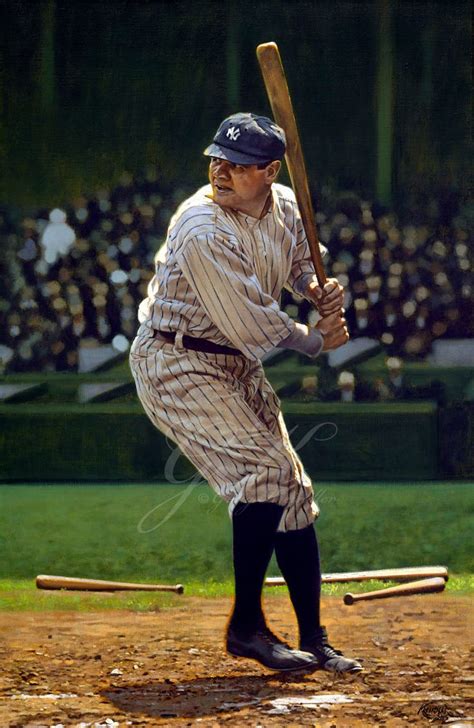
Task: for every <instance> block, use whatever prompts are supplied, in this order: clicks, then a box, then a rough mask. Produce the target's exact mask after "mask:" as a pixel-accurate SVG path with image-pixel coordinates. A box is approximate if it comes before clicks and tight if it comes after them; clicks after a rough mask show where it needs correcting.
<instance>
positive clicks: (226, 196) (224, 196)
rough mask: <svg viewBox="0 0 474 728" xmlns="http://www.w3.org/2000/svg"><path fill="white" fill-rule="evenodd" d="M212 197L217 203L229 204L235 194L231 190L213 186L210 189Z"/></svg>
mask: <svg viewBox="0 0 474 728" xmlns="http://www.w3.org/2000/svg"><path fill="white" fill-rule="evenodd" d="M212 198H213V200H214V202H217V203H218V204H219V205H223V206H225V205H231V204H232V202H235V194H234V191H233V190H226V191H225V192H224V191H221V190H218V189H217V187H213V189H212Z"/></svg>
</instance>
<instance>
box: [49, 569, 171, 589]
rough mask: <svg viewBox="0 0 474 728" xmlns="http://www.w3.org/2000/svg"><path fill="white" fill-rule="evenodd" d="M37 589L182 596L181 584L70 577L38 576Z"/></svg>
mask: <svg viewBox="0 0 474 728" xmlns="http://www.w3.org/2000/svg"><path fill="white" fill-rule="evenodd" d="M36 586H37V588H38V589H68V590H73V591H96V592H98V591H101V592H114V591H153V592H156V591H160V592H175V593H176V594H182V593H183V592H184V586H183V585H182V584H174V585H172V584H134V583H130V582H126V581H103V580H102V579H78V578H76V577H70V576H51V575H49V574H40V575H39V576H37V577H36Z"/></svg>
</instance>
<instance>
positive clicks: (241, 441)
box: [130, 327, 318, 531]
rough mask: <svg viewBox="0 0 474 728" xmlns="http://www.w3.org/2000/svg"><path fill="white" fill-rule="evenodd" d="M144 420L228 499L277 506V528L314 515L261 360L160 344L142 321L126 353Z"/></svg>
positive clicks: (302, 523)
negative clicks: (279, 508)
mask: <svg viewBox="0 0 474 728" xmlns="http://www.w3.org/2000/svg"><path fill="white" fill-rule="evenodd" d="M130 365H131V369H132V372H133V375H134V378H135V382H136V386H137V392H138V396H139V397H140V400H141V402H142V405H143V407H144V409H145V412H146V413H147V415H148V417H149V418H150V420H151V421H152V422H153V424H154V425H155V426H156V427H157V428H158V429H160V430H161V431H162V432H163V433H165V434H166V436H167V437H170V438H171V439H172V440H174V441H175V442H176V443H177V444H178V445H179V447H180V449H181V451H182V452H183V453H184V454H185V455H186V457H187V458H188V459H189V460H190V461H191V462H192V463H193V464H194V465H195V467H196V468H197V469H198V470H199V471H200V473H201V474H202V475H203V476H204V477H205V478H206V479H207V481H208V482H209V484H210V485H211V486H212V488H214V490H216V492H217V493H219V495H221V496H222V497H223V498H224V499H225V500H226V501H227V502H228V503H229V506H230V513H232V510H233V508H234V506H235V505H236V504H237V503H238V502H239V501H242V502H244V503H246V502H249V503H253V502H269V503H278V504H279V505H281V506H284V508H285V510H284V512H283V516H282V521H281V523H280V527H279V530H283V531H285V530H292V529H295V528H304V527H305V526H307V525H309V524H310V523H311V522H312V521H313V520H314V517H315V516H316V515H317V513H318V510H317V506H316V505H315V503H314V501H313V490H312V485H311V481H310V479H309V478H308V476H307V475H306V473H305V472H304V470H303V467H302V465H301V461H300V460H299V458H298V456H297V455H296V453H295V451H294V450H293V448H292V446H291V444H290V441H289V438H288V433H287V430H286V427H285V423H284V421H283V418H282V415H281V412H280V407H279V400H278V398H277V396H276V395H275V393H274V391H273V389H272V388H271V386H270V384H269V383H268V381H267V380H266V379H265V376H264V372H263V367H262V365H261V363H260V362H256V361H252V360H250V359H247V358H246V357H243V356H226V355H223V354H208V353H204V352H198V351H190V350H186V349H183V348H180V346H179V344H175V345H173V344H169V343H165V342H163V341H162V340H160V339H158V338H157V337H155V336H153V332H152V331H151V330H149V329H148V330H147V329H145V328H144V327H141V329H140V332H139V334H138V336H137V337H136V339H135V341H134V343H133V346H132V351H131V354H130Z"/></svg>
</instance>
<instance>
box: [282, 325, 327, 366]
mask: <svg viewBox="0 0 474 728" xmlns="http://www.w3.org/2000/svg"><path fill="white" fill-rule="evenodd" d="M278 346H282V347H284V348H285V349H293V350H294V351H298V352H300V354H306V356H310V357H311V358H315V357H317V356H319V354H320V353H321V352H322V350H323V346H324V337H323V335H322V334H321V332H320V331H318V329H315V328H313V327H309V326H306V325H305V324H299V323H295V328H294V329H293V331H292V333H291V334H290V335H289V336H287V337H286V338H285V339H283V341H280V343H279V344H278Z"/></svg>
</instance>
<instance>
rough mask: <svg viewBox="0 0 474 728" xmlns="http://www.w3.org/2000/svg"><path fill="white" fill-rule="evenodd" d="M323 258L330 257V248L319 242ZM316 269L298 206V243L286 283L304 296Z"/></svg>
mask: <svg viewBox="0 0 474 728" xmlns="http://www.w3.org/2000/svg"><path fill="white" fill-rule="evenodd" d="M319 249H320V250H321V255H322V258H323V260H325V259H326V258H327V257H328V250H327V248H325V247H324V245H321V243H320V244H319ZM315 276H316V271H315V269H314V265H313V261H312V260H311V252H310V249H309V243H308V239H307V237H306V233H305V231H304V227H303V222H302V220H301V217H300V214H299V211H298V208H296V245H295V251H294V254H293V261H292V266H291V271H290V275H289V276H288V280H287V282H286V285H287V286H288V287H289V288H291V289H292V290H293V291H295V292H296V293H299V294H300V296H304V291H305V289H306V286H307V285H308V283H310V281H311V280H312V279H313V278H315Z"/></svg>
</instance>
